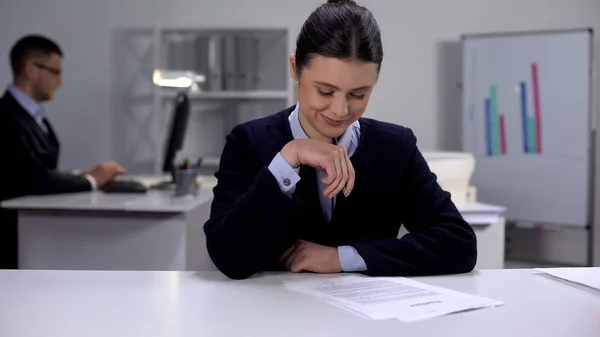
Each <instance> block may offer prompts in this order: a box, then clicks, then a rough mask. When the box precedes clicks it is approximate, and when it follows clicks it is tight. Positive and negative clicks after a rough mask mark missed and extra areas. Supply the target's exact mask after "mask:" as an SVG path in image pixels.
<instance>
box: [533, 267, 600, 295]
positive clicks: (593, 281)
mask: <svg viewBox="0 0 600 337" xmlns="http://www.w3.org/2000/svg"><path fill="white" fill-rule="evenodd" d="M536 272H537V273H540V274H545V275H549V276H551V277H553V278H557V279H559V280H562V281H566V282H570V283H575V284H578V285H581V286H585V287H587V288H591V290H595V291H600V268H538V269H536Z"/></svg>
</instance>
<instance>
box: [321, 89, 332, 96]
mask: <svg viewBox="0 0 600 337" xmlns="http://www.w3.org/2000/svg"><path fill="white" fill-rule="evenodd" d="M318 91H319V95H321V96H333V91H331V92H324V91H321V90H318Z"/></svg>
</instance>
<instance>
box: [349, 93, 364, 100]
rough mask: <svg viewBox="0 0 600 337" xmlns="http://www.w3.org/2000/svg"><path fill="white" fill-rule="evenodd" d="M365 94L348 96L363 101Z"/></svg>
mask: <svg viewBox="0 0 600 337" xmlns="http://www.w3.org/2000/svg"><path fill="white" fill-rule="evenodd" d="M365 95H366V94H362V95H357V94H350V96H352V97H354V98H356V99H363V98H365Z"/></svg>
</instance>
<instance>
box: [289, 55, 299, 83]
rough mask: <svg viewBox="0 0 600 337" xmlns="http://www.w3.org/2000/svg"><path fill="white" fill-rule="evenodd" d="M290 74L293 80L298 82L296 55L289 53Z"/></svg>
mask: <svg viewBox="0 0 600 337" xmlns="http://www.w3.org/2000/svg"><path fill="white" fill-rule="evenodd" d="M289 59H290V76H291V77H292V80H293V81H294V82H298V72H297V68H296V55H294V54H290V57H289Z"/></svg>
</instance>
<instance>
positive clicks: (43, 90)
mask: <svg viewBox="0 0 600 337" xmlns="http://www.w3.org/2000/svg"><path fill="white" fill-rule="evenodd" d="M62 56H63V53H62V51H61V49H60V47H59V46H58V45H57V44H56V43H54V42H53V41H51V40H50V39H48V38H45V37H43V36H37V35H30V36H26V37H24V38H22V39H20V40H19V41H17V43H16V44H15V45H14V46H13V48H12V49H11V52H10V65H11V68H12V73H13V83H12V84H10V85H9V86H8V88H7V90H6V92H5V94H4V97H2V98H1V99H0V158H1V159H0V160H1V163H2V164H0V201H3V200H7V199H11V198H16V197H20V196H25V195H34V194H58V193H72V192H83V191H91V190H94V189H96V188H101V187H103V186H104V185H105V184H106V183H108V182H109V181H111V180H113V179H114V178H115V176H116V175H118V174H122V173H124V170H123V168H121V167H120V166H119V165H117V164H116V163H114V162H107V163H102V164H99V165H97V166H94V167H92V168H90V169H87V170H83V171H81V172H79V173H74V172H63V171H59V170H58V169H57V167H58V159H59V152H60V143H59V141H58V138H57V136H56V134H55V132H54V130H53V128H52V126H51V125H50V121H49V120H48V118H47V116H46V113H45V111H44V108H43V107H42V106H41V103H43V102H47V101H49V100H51V99H52V97H53V95H54V93H55V92H56V90H57V89H58V88H59V87H60V86H61V84H62V78H61V72H62ZM74 127H76V126H74ZM0 211H1V212H2V213H0V269H1V268H16V240H17V237H16V230H17V224H16V215H15V214H12V213H10V212H9V211H7V210H0Z"/></svg>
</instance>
